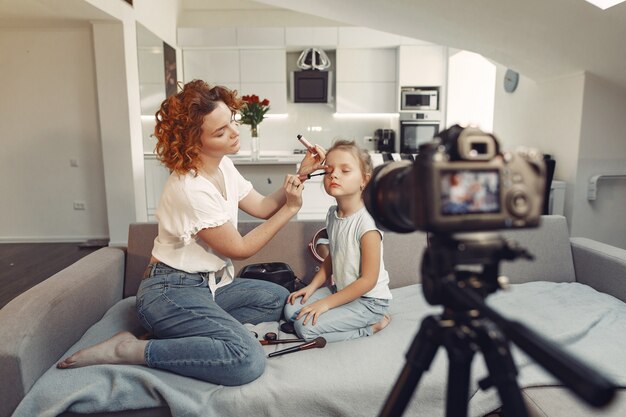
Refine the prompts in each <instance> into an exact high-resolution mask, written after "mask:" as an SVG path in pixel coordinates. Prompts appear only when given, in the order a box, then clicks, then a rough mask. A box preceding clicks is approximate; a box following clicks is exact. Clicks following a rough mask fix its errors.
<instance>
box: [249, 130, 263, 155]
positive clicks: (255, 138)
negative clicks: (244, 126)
mask: <svg viewBox="0 0 626 417" xmlns="http://www.w3.org/2000/svg"><path fill="white" fill-rule="evenodd" d="M251 133H252V148H251V149H250V159H252V160H253V161H258V160H259V154H260V153H261V148H260V144H259V130H258V127H256V126H255V127H253V128H252V129H251Z"/></svg>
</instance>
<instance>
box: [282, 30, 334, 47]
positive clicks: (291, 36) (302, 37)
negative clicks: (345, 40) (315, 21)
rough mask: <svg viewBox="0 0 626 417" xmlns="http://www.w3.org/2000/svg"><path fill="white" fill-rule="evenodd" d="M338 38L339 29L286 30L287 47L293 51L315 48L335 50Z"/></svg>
mask: <svg viewBox="0 0 626 417" xmlns="http://www.w3.org/2000/svg"><path fill="white" fill-rule="evenodd" d="M337 37H338V29H337V28H336V27H287V28H285V45H286V46H287V48H292V49H295V48H298V49H304V48H307V47H309V48H310V47H313V46H314V47H317V48H322V49H326V48H329V49H335V48H336V47H337Z"/></svg>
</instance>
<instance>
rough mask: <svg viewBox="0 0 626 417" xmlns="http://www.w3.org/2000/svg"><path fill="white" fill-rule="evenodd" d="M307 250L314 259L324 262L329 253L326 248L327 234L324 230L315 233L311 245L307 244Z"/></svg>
mask: <svg viewBox="0 0 626 417" xmlns="http://www.w3.org/2000/svg"><path fill="white" fill-rule="evenodd" d="M309 250H310V251H311V254H313V257H314V258H315V259H317V260H318V261H320V262H324V259H325V258H326V257H327V256H328V254H329V252H330V250H329V248H328V233H326V229H325V228H324V229H320V230H318V231H317V232H315V235H313V239H312V240H311V243H309Z"/></svg>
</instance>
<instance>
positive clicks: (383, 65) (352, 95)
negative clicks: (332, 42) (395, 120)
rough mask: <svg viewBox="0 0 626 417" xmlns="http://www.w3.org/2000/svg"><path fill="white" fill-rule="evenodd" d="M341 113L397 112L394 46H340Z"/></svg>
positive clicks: (339, 84)
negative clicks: (342, 47) (341, 47)
mask: <svg viewBox="0 0 626 417" xmlns="http://www.w3.org/2000/svg"><path fill="white" fill-rule="evenodd" d="M336 60H337V107H336V110H337V112H338V113H395V112H396V111H397V110H396V94H397V93H396V92H397V89H398V88H397V87H398V84H397V81H396V73H397V67H396V63H397V58H396V49H395V48H381V49H345V48H344V49H337V57H336Z"/></svg>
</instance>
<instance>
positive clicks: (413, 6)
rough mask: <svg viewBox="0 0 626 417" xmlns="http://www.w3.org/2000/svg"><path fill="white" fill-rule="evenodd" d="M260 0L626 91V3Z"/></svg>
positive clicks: (542, 75) (528, 71)
mask: <svg viewBox="0 0 626 417" xmlns="http://www.w3.org/2000/svg"><path fill="white" fill-rule="evenodd" d="M185 1H187V0H185ZM198 1H200V0H198ZM258 1H259V2H261V3H264V4H267V5H271V6H274V7H283V8H288V9H291V10H295V11H298V12H301V13H307V14H311V15H314V16H320V17H325V18H332V19H334V20H337V21H342V22H345V23H348V24H351V25H355V26H366V27H370V28H374V29H378V30H382V31H386V32H391V33H396V34H401V35H405V36H410V37H413V38H417V39H421V40H425V41H429V42H433V43H437V44H440V45H447V46H451V47H454V48H459V49H466V50H469V51H473V52H477V53H480V54H482V55H484V56H485V57H487V58H490V59H493V60H494V61H497V62H499V63H501V64H504V65H506V66H509V67H512V68H514V69H516V70H517V71H519V72H521V73H523V74H524V75H526V76H528V77H530V78H532V79H535V80H537V81H541V80H546V79H551V78H555V77H560V76H565V75H569V74H572V73H577V72H582V71H588V72H591V73H594V74H595V75H598V76H600V77H602V78H604V79H606V80H608V81H609V82H612V83H614V84H616V85H617V86H619V87H620V88H622V89H624V90H626V3H621V4H618V5H616V6H614V7H611V8H610V9H607V10H604V11H603V10H600V9H599V8H597V7H595V6H593V5H591V4H589V3H588V2H586V1H584V0H471V1H469V0H341V1H337V0H314V1H298V0H258Z"/></svg>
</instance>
